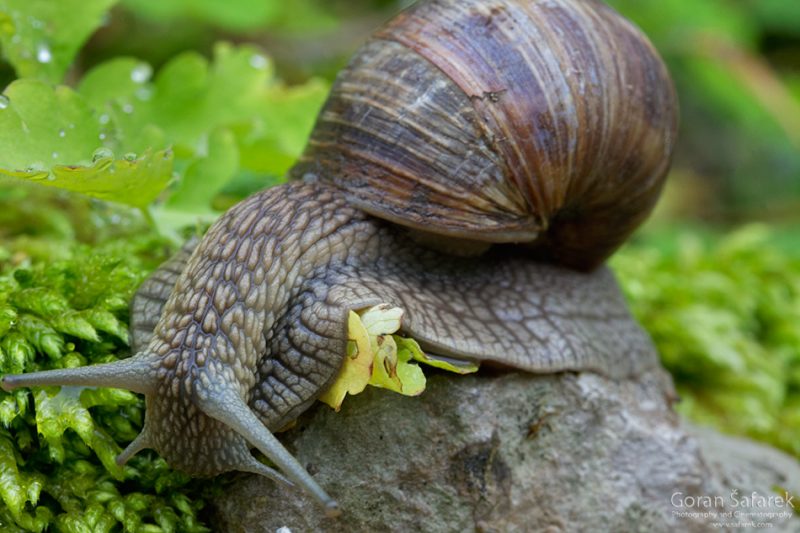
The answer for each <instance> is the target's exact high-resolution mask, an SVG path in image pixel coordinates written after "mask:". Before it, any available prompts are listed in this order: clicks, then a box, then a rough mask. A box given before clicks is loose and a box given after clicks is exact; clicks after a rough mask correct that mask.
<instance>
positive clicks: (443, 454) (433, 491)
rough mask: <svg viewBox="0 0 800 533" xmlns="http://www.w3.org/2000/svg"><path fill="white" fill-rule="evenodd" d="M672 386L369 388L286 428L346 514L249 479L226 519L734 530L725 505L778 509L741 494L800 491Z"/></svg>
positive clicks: (588, 380)
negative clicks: (690, 418)
mask: <svg viewBox="0 0 800 533" xmlns="http://www.w3.org/2000/svg"><path fill="white" fill-rule="evenodd" d="M671 391H672V385H671V382H670V380H669V378H668V377H667V376H666V374H665V373H663V371H661V370H657V371H655V372H653V373H651V374H648V375H646V376H643V377H642V378H640V379H638V380H636V381H623V382H621V381H613V380H609V379H606V378H604V377H601V376H598V375H595V374H588V373H584V374H569V373H568V374H559V375H549V376H534V375H529V374H519V373H501V372H496V373H486V372H484V371H481V373H480V375H475V376H467V377H458V376H453V375H444V374H439V375H433V376H432V377H431V378H430V379H429V384H428V389H427V390H426V391H425V392H424V393H423V394H422V395H421V396H419V397H417V398H406V397H401V396H399V395H396V394H393V393H390V392H386V391H382V390H378V389H371V390H369V391H367V392H365V393H364V394H361V395H358V396H356V397H352V398H348V399H347V400H346V401H345V404H344V406H343V408H342V411H341V412H340V413H338V414H337V413H334V412H333V411H332V410H330V409H329V408H327V407H326V406H322V405H319V406H317V407H315V408H312V409H311V410H310V411H309V412H308V413H306V414H305V415H303V417H301V419H300V420H299V421H298V424H297V425H296V426H295V428H294V429H292V430H291V431H288V432H286V433H284V434H283V435H282V437H281V438H282V440H283V441H284V443H286V445H287V446H288V448H289V449H290V450H291V451H292V452H293V453H295V454H296V456H297V457H298V458H299V459H300V461H301V462H302V463H303V464H304V465H306V466H307V468H308V469H309V471H310V472H311V473H312V474H313V475H314V476H315V478H316V479H317V480H318V481H319V483H320V484H321V485H322V486H323V487H325V489H326V490H328V491H329V492H330V493H331V494H332V495H333V496H334V497H336V498H337V499H338V500H339V503H340V505H341V506H342V508H343V510H344V512H343V514H342V516H341V517H339V518H338V519H329V518H325V516H324V513H323V512H322V510H321V509H320V508H319V507H317V506H316V505H315V504H314V503H313V502H311V501H310V500H308V499H307V498H306V497H305V496H304V495H303V494H301V493H300V492H299V491H297V490H294V489H288V488H286V487H283V486H278V485H276V484H275V483H274V482H272V481H270V480H267V479H264V478H260V477H257V476H243V477H241V478H240V479H239V480H238V481H237V482H236V483H234V484H233V485H232V486H230V487H229V488H228V490H226V492H225V494H224V495H223V496H222V497H221V498H220V499H219V500H218V501H217V502H216V520H217V522H216V525H215V526H216V529H217V530H219V531H226V532H231V533H235V532H274V531H276V530H278V529H280V528H281V527H288V528H289V529H290V530H291V531H294V532H299V531H426V532H445V531H448V532H449V531H553V532H555V531H647V532H659V531H665V532H666V531H707V530H719V528H714V527H713V524H712V522H713V521H714V518H715V517H716V518H717V519H719V521H721V522H726V520H727V522H729V523H728V525H727V526H728V527H733V526H732V524H731V523H730V522H736V521H737V520H738V519H737V518H735V517H731V518H729V519H726V518H725V517H723V516H721V515H720V514H719V513H723V512H726V511H736V510H738V511H740V513H741V512H744V511H754V510H758V511H762V512H763V511H765V510H768V509H763V508H762V509H753V508H750V509H746V508H744V507H743V506H742V505H741V504H740V505H739V506H738V507H736V508H734V507H733V506H732V502H733V500H732V499H731V498H732V491H733V490H738V493H735V494H737V495H738V497H739V498H741V496H743V495H751V494H752V493H753V492H754V491H755V492H756V493H758V494H759V495H763V496H764V497H768V496H775V495H776V494H777V492H776V491H778V488H780V489H781V490H783V489H786V490H788V491H790V492H791V493H794V494H800V465H798V462H797V461H795V460H794V459H791V458H789V457H788V456H785V455H783V454H781V453H779V452H777V451H774V450H771V449H769V448H766V447H764V446H760V445H757V444H754V443H751V442H749V441H744V440H741V439H733V438H729V437H723V436H721V435H718V434H715V433H713V432H711V431H708V430H700V429H696V428H691V427H685V426H684V425H683V424H682V423H681V421H680V419H679V418H678V417H677V415H676V414H675V413H674V411H673V410H672V402H673V396H672V394H671ZM705 496H708V497H710V499H711V501H710V502H706V500H703V499H702V497H705ZM716 497H720V498H722V500H725V501H724V502H723V501H722V500H720V499H717V498H716ZM797 498H800V496H797ZM705 503H710V504H711V506H710V507H709V506H708V505H705V506H704V504H705ZM772 507H773V510H774V511H776V512H778V513H780V512H788V511H787V509H786V508H778V507H776V505H775V502H773V505H772ZM796 507H798V508H800V505H797V504H796ZM709 513H717V514H715V515H712V514H709ZM739 516H740V517H741V516H742V515H741V514H740V515H739ZM762 518H763V517H762ZM760 521H765V522H766V521H769V522H770V523H772V524H773V525H774V526H775V527H774V528H772V529H771V531H800V517H798V516H794V517H793V518H791V519H780V518H775V517H771V518H769V519H762V520H760ZM284 531H285V530H284Z"/></svg>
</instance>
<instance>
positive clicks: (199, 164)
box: [167, 129, 239, 212]
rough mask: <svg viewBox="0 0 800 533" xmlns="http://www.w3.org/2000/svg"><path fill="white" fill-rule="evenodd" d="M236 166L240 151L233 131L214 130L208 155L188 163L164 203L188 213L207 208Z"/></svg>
mask: <svg viewBox="0 0 800 533" xmlns="http://www.w3.org/2000/svg"><path fill="white" fill-rule="evenodd" d="M238 168H239V150H238V148H237V147H236V139H235V138H234V137H233V134H232V133H231V132H230V131H229V130H227V129H217V130H214V131H213V132H212V133H211V136H210V137H209V139H208V155H207V156H206V157H202V158H198V159H196V160H195V161H194V162H192V164H191V165H189V168H187V169H186V172H184V175H183V178H181V180H180V181H179V182H178V186H177V188H176V189H175V191H174V192H173V193H172V195H171V196H170V198H169V201H168V202H167V206H168V207H169V208H172V209H176V210H179V211H189V212H198V211H202V210H204V209H208V206H210V205H211V200H212V199H213V198H214V196H216V194H217V193H218V192H219V191H220V190H221V189H222V187H223V186H224V185H225V184H226V183H227V182H228V181H230V179H231V178H232V177H233V175H234V173H235V172H236V170H237V169H238Z"/></svg>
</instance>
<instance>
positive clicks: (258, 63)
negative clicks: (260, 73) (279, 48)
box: [250, 54, 267, 69]
mask: <svg viewBox="0 0 800 533" xmlns="http://www.w3.org/2000/svg"><path fill="white" fill-rule="evenodd" d="M250 66H251V67H253V68H257V69H262V68H266V66H267V58H266V57H264V56H262V55H261V54H253V55H252V56H250Z"/></svg>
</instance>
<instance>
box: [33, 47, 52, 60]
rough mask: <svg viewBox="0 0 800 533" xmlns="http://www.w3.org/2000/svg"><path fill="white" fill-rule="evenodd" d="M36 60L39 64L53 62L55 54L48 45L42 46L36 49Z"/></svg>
mask: <svg viewBox="0 0 800 533" xmlns="http://www.w3.org/2000/svg"><path fill="white" fill-rule="evenodd" d="M36 60H37V61H38V62H39V63H49V62H50V61H52V60H53V54H52V52H50V48H49V47H48V46H47V45H46V44H40V45H39V46H37V47H36Z"/></svg>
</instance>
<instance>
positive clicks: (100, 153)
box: [92, 148, 114, 163]
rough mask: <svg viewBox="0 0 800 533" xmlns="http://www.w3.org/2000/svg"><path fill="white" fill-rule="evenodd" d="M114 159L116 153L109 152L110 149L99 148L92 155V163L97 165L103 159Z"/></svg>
mask: <svg viewBox="0 0 800 533" xmlns="http://www.w3.org/2000/svg"><path fill="white" fill-rule="evenodd" d="M106 158H110V159H113V158H114V152H112V151H111V150H109V149H108V148H98V149H97V150H95V151H94V153H93V154H92V163H97V162H98V161H99V160H101V159H106Z"/></svg>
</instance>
